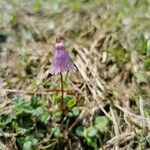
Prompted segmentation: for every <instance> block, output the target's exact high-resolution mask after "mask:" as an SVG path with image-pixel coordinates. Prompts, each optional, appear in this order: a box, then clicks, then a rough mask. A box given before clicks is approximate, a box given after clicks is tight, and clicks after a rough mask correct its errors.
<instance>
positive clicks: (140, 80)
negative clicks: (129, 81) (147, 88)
mask: <svg viewBox="0 0 150 150" xmlns="http://www.w3.org/2000/svg"><path fill="white" fill-rule="evenodd" d="M134 76H135V78H136V81H137V83H138V84H141V83H147V79H146V77H145V76H144V74H142V73H140V72H135V73H134Z"/></svg>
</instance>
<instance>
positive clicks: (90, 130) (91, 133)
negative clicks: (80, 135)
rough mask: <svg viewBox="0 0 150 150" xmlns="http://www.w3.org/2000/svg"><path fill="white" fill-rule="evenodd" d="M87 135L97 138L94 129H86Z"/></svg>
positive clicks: (96, 132)
mask: <svg viewBox="0 0 150 150" xmlns="http://www.w3.org/2000/svg"><path fill="white" fill-rule="evenodd" d="M87 134H88V136H89V137H95V136H97V134H98V131H97V129H96V128H95V127H89V128H88V129H87Z"/></svg>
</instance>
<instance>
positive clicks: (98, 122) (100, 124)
mask: <svg viewBox="0 0 150 150" xmlns="http://www.w3.org/2000/svg"><path fill="white" fill-rule="evenodd" d="M94 124H95V128H96V129H98V130H100V131H103V130H104V129H105V128H106V127H107V125H108V119H107V117H105V116H98V117H96V118H95V122H94Z"/></svg>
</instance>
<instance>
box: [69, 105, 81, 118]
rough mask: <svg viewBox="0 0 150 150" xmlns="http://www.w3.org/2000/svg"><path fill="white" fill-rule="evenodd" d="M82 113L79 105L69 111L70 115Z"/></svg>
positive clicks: (75, 115)
mask: <svg viewBox="0 0 150 150" xmlns="http://www.w3.org/2000/svg"><path fill="white" fill-rule="evenodd" d="M79 114H80V110H79V108H78V107H73V108H72V110H71V111H70V112H69V113H68V116H69V117H77V116H79Z"/></svg>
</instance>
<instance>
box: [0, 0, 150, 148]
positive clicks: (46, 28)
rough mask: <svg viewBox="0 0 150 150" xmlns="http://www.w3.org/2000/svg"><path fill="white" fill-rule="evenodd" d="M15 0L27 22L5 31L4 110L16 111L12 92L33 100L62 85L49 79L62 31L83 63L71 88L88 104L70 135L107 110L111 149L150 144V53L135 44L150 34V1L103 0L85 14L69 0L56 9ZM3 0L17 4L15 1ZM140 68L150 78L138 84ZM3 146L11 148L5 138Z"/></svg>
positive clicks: (1, 85) (88, 7) (105, 145)
mask: <svg viewBox="0 0 150 150" xmlns="http://www.w3.org/2000/svg"><path fill="white" fill-rule="evenodd" d="M14 2H16V4H15V5H16V7H15V8H11V9H12V10H13V9H14V10H13V11H16V12H17V13H18V12H20V13H19V14H17V13H16V14H17V15H18V18H19V19H18V20H15V21H16V23H15V24H13V23H12V22H11V21H10V22H8V24H6V23H3V24H2V26H1V29H2V33H3V34H6V35H7V36H8V37H7V41H5V42H4V43H2V46H1V49H2V50H1V52H0V55H1V57H2V59H1V61H0V62H1V72H0V78H1V82H0V90H1V100H0V102H1V104H0V108H1V109H3V110H4V111H3V112H1V113H3V114H4V113H10V112H11V106H10V105H9V104H10V97H11V96H10V95H11V94H12V93H21V94H22V96H24V97H28V98H29V99H30V97H31V95H32V94H41V95H45V94H50V92H53V91H52V90H53V88H54V89H58V87H59V80H58V78H57V77H53V76H48V77H47V70H48V68H49V67H50V62H51V59H50V58H51V53H52V49H53V45H54V43H55V34H56V33H58V32H61V34H62V35H63V37H64V43H65V45H66V47H67V49H70V50H71V51H69V53H70V54H71V56H72V59H73V61H74V63H75V65H76V67H77V71H76V72H73V73H71V74H70V75H69V76H70V78H69V79H70V81H69V83H70V86H69V87H68V89H69V90H67V91H66V92H67V93H68V94H71V95H72V94H73V95H75V96H76V97H77V98H78V101H79V104H81V106H79V107H80V109H81V113H80V116H79V117H78V118H77V119H76V120H75V122H74V123H73V124H72V125H71V126H70V127H69V129H68V130H67V132H66V136H68V135H69V134H70V132H72V129H73V128H74V126H76V125H77V124H78V123H79V122H81V121H83V120H86V122H87V124H90V120H92V119H93V118H94V117H95V115H96V114H97V113H100V114H103V115H105V116H107V117H108V118H109V119H110V121H111V126H110V128H109V130H110V137H111V139H109V140H108V141H107V142H106V143H103V149H112V150H113V149H114V150H123V149H124V150H131V149H134V148H136V149H141V150H142V149H143V150H144V149H148V146H146V145H148V144H146V141H147V140H148V139H149V138H148V137H149V136H150V134H149V133H150V114H149V108H150V99H149V97H150V94H149V93H150V90H149V89H150V86H149V85H150V84H149V81H150V80H149V77H150V76H149V75H150V72H149V70H146V69H145V68H144V66H143V61H144V59H147V58H148V52H146V54H141V53H140V52H139V51H138V50H137V49H138V47H137V49H136V46H134V43H133V41H134V40H135V39H136V38H138V37H140V36H141V34H143V33H145V34H147V35H149V34H150V32H149V31H150V30H149V29H150V24H149V22H148V21H146V20H147V19H150V16H149V14H150V13H149V14H148V12H149V9H150V4H149V2H148V0H147V1H145V2H143V3H142V2H140V1H139V2H137V3H134V4H132V3H130V2H127V4H123V2H122V1H121V2H117V1H115V0H113V1H111V2H110V1H109V2H108V1H102V2H101V3H98V4H94V3H92V4H90V5H84V6H82V9H81V10H80V9H79V10H78V11H76V10H74V9H73V10H72V9H69V6H70V5H69V3H68V4H65V5H63V7H62V8H61V9H60V10H57V11H59V12H57V11H56V13H52V12H51V10H50V8H48V7H46V6H47V3H48V2H45V4H44V3H43V9H42V11H39V12H34V11H32V9H30V7H29V8H27V7H25V8H24V7H23V6H25V5H26V4H22V3H17V1H14ZM5 3H6V4H5ZM146 3H147V5H146ZM2 4H4V5H6V6H10V7H12V5H14V4H11V2H7V1H6V2H4V1H3V2H2ZM128 5H129V6H128ZM17 8H18V10H17ZM145 10H147V11H145ZM46 11H47V12H49V13H47V12H46ZM146 12H147V13H146ZM141 21H143V23H140V24H139V23H138V22H141ZM10 24H11V25H10ZM7 25H8V26H7ZM53 26H54V27H53ZM18 36H19V38H18ZM149 40H150V39H149ZM17 42H18V43H17ZM147 51H148V50H147ZM135 73H143V74H144V75H146V77H147V80H146V83H145V82H144V81H143V80H142V79H141V80H142V81H141V82H140V83H138V82H137V79H136V78H135V75H134V74H135ZM49 83H51V84H49ZM54 83H56V84H54ZM45 87H48V88H45ZM49 88H50V89H49ZM55 91H56V90H55ZM56 92H59V91H58V90H57V91H56ZM6 109H7V111H6ZM9 110H10V112H9ZM0 136H1V135H0ZM147 143H148V142H147ZM9 144H10V143H9ZM72 144H73V143H71V145H72ZM149 146H150V143H149ZM0 147H2V149H8V148H7V147H6V146H5V145H4V144H3V143H2V142H0ZM70 147H71V146H70Z"/></svg>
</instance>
